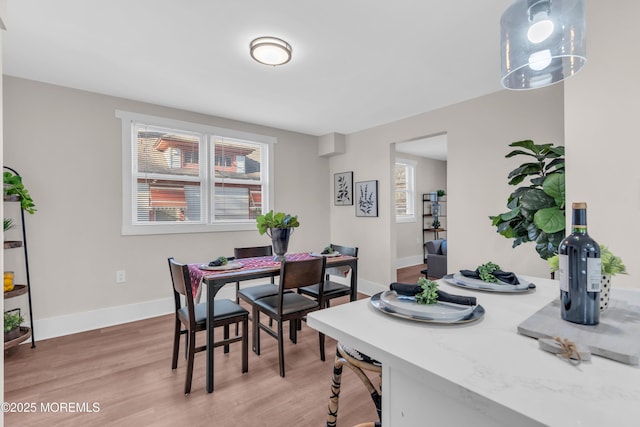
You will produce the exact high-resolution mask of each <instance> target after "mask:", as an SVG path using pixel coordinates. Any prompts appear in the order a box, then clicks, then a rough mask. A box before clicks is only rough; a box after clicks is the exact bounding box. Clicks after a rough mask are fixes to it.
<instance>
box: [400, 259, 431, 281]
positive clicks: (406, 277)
mask: <svg viewBox="0 0 640 427" xmlns="http://www.w3.org/2000/svg"><path fill="white" fill-rule="evenodd" d="M425 268H427V265H426V264H418V265H412V266H410V267H404V268H399V269H398V270H397V277H398V282H399V283H416V282H417V281H418V279H419V278H421V277H424V275H423V274H422V273H420V271H421V270H424V269H425Z"/></svg>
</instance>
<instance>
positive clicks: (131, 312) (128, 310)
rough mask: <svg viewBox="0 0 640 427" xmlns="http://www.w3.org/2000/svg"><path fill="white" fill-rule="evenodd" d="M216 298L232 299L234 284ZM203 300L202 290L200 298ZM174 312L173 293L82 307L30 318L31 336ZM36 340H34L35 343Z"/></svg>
mask: <svg viewBox="0 0 640 427" xmlns="http://www.w3.org/2000/svg"><path fill="white" fill-rule="evenodd" d="M216 298H229V299H235V287H234V286H227V287H225V288H224V289H221V290H220V292H218V294H217V295H216ZM205 300H206V294H203V296H202V297H201V301H205ZM173 312H174V307H173V297H169V298H162V299H157V300H152V301H144V302H141V303H136V304H127V305H120V306H116V307H108V308H102V309H99V310H92V311H83V312H79V313H73V314H67V315H65V316H57V317H49V318H46V319H36V320H34V328H33V329H34V337H35V340H36V341H39V340H46V339H48V338H55V337H61V336H64V335H71V334H76V333H78V332H85V331H91V330H94V329H100V328H106V327H108V326H114V325H121V324H123V323H129V322H135V321H137V320H143V319H149V318H151V317H157V316H163V315H165V314H170V313H173ZM36 344H37V343H36Z"/></svg>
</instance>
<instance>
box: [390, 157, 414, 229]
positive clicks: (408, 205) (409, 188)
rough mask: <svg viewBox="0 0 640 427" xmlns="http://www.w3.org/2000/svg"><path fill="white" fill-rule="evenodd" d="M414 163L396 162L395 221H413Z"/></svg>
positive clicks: (406, 161) (408, 161)
mask: <svg viewBox="0 0 640 427" xmlns="http://www.w3.org/2000/svg"><path fill="white" fill-rule="evenodd" d="M415 170H416V167H415V162H413V161H411V160H399V159H398V160H396V165H395V178H396V180H395V196H396V197H395V205H396V221H397V222H411V221H415Z"/></svg>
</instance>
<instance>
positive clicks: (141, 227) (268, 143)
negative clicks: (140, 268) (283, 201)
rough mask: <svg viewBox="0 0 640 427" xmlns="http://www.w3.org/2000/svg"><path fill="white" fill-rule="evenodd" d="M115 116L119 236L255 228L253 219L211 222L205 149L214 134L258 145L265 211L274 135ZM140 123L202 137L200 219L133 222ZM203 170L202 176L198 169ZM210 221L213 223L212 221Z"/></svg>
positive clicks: (129, 114)
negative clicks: (118, 138) (117, 128)
mask: <svg viewBox="0 0 640 427" xmlns="http://www.w3.org/2000/svg"><path fill="white" fill-rule="evenodd" d="M115 116H116V118H119V119H120V120H121V122H122V218H121V221H122V229H121V233H122V235H152V234H181V233H209V232H223V231H248V230H255V229H256V222H255V220H254V219H246V220H218V221H213V217H214V210H215V209H214V208H213V202H212V201H213V200H214V198H215V193H214V191H215V188H214V186H215V185H214V178H213V177H211V176H209V175H210V174H209V171H208V170H209V169H211V168H210V167H208V166H207V165H209V162H210V160H209V159H210V157H211V154H210V153H209V148H210V147H211V144H214V142H213V140H214V139H215V138H216V137H223V138H231V139H239V140H246V141H248V142H251V143H257V144H262V150H263V154H262V156H263V157H265V156H266V162H264V163H263V165H265V166H266V167H267V171H266V173H265V174H264V175H263V179H262V184H263V186H264V187H263V188H264V193H263V195H262V212H267V211H269V209H271V206H273V194H274V179H273V178H274V163H275V162H274V151H275V150H274V145H275V144H276V143H277V142H278V140H277V138H276V137H272V136H267V135H260V134H255V133H251V132H244V131H239V130H234V129H226V128H220V127H216V126H210V125H205V124H200V123H193V122H186V121H182V120H175V119H169V118H166V117H158V116H152V115H147V114H141V113H134V112H129V111H122V110H116V111H115ZM141 123H144V124H146V125H149V126H158V127H163V128H171V129H176V130H181V131H185V132H191V133H195V134H202V135H203V136H204V138H205V140H204V146H205V149H204V150H202V148H201V149H200V152H199V159H200V161H202V160H203V159H206V160H205V161H206V163H205V164H204V166H201V167H200V169H201V173H200V174H199V177H198V178H196V181H198V182H200V185H201V186H203V189H202V193H201V194H202V198H201V201H202V206H201V209H202V214H201V221H200V222H185V223H176V222H168V223H149V224H143V223H137V222H135V221H134V219H135V218H136V208H137V207H136V203H134V200H133V195H134V194H136V193H135V191H136V190H134V188H133V187H134V186H135V185H137V176H136V175H134V174H135V164H134V160H135V159H136V157H137V153H136V151H137V150H134V147H136V146H137V145H136V143H135V141H137V137H136V135H135V126H136V125H137V124H141ZM203 151H204V152H203ZM203 170H204V171H205V172H204V176H203V173H202V171H203ZM212 221H213V222H212Z"/></svg>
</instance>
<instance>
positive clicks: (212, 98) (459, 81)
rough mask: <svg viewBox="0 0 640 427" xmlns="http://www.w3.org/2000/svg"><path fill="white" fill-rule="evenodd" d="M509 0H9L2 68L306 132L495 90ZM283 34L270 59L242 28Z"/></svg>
mask: <svg viewBox="0 0 640 427" xmlns="http://www.w3.org/2000/svg"><path fill="white" fill-rule="evenodd" d="M510 3H511V0H482V1H480V0H457V1H442V0H438V1H435V0H394V1H389V0H323V1H292V0H289V1H287V0H269V1H265V0H235V1H231V0H188V1H185V0H182V1H180V0H56V1H51V0H7V19H6V22H5V25H6V27H7V31H6V32H5V33H4V34H3V55H4V56H3V68H4V73H5V74H8V75H11V76H17V77H22V78H26V79H32V80H37V81H42V82H47V83H52V84H56V85H61V86H67V87H72V88H77V89H83V90H88V91H92V92H97V93H103V94H108V95H114V96H118V97H124V98H128V99H134V100H139V101H144V102H150V103H154V104H160V105H165V106H169V107H175V108H180V109H185V110H189V111H195V112H199V113H204V114H210V115H215V116H221V117H227V118H231V119H236V120H242V121H247V122H251V123H257V124H261V125H266V126H272V127H276V128H282V129H287V130H292V131H298V132H302V133H307V134H311V135H324V134H327V133H330V132H338V133H344V134H348V133H352V132H356V131H359V130H363V129H367V128H370V127H373V126H376V125H380V124H384V123H389V122H392V121H395V120H399V119H402V118H405V117H410V116H413V115H416V114H420V113H423V112H426V111H430V110H433V109H436V108H440V107H443V106H446V105H450V104H454V103H457V102H461V101H464V100H467V99H471V98H475V97H478V96H481V95H485V94H487V93H491V92H495V91H498V90H500V89H501V87H500V82H499V80H500V77H499V73H500V53H499V46H500V43H499V35H500V28H499V27H500V16H501V14H502V12H503V11H504V10H505V9H506V8H507V7H508V5H509V4H510ZM263 35H271V36H276V37H280V38H283V39H285V40H287V41H288V42H289V43H290V44H291V45H292V47H293V59H292V60H291V62H290V63H288V64H286V65H283V66H281V67H268V66H265V65H262V64H259V63H257V62H254V61H253V60H252V59H251V58H250V56H249V52H248V51H249V42H250V41H251V40H252V39H254V38H255V37H258V36H263Z"/></svg>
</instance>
